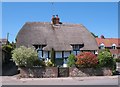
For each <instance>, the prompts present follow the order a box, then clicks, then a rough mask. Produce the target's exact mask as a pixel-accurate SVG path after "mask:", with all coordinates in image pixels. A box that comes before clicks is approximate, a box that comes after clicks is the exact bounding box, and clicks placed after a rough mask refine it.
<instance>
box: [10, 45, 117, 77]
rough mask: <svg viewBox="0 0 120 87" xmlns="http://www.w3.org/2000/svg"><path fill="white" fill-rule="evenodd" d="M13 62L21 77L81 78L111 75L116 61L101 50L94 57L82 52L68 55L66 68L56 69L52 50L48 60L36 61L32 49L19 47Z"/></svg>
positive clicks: (14, 53)
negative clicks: (17, 67)
mask: <svg viewBox="0 0 120 87" xmlns="http://www.w3.org/2000/svg"><path fill="white" fill-rule="evenodd" d="M12 58H13V61H14V62H15V63H16V65H17V66H19V69H20V76H21V77H37V78H49V77H60V76H64V77H68V76H70V77H83V76H106V75H113V73H114V72H115V68H116V61H115V60H114V59H113V57H112V55H111V53H110V51H108V50H102V51H101V52H99V54H98V55H97V56H96V55H95V54H93V53H91V52H82V53H80V54H78V55H77V56H75V55H74V54H70V56H69V57H68V59H67V67H57V65H56V64H55V57H54V49H52V50H51V58H50V59H47V60H46V59H44V58H43V59H38V54H37V51H36V50H35V49H34V48H26V47H24V46H21V47H20V48H16V49H15V50H13V51H12Z"/></svg>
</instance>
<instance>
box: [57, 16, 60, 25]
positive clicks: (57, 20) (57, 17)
mask: <svg viewBox="0 0 120 87" xmlns="http://www.w3.org/2000/svg"><path fill="white" fill-rule="evenodd" d="M59 21H60V19H59V17H58V15H56V24H59Z"/></svg>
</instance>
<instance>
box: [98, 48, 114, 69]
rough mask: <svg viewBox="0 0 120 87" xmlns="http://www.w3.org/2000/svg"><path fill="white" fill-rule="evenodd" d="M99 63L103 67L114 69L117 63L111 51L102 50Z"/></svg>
mask: <svg viewBox="0 0 120 87" xmlns="http://www.w3.org/2000/svg"><path fill="white" fill-rule="evenodd" d="M98 61H99V65H100V66H101V67H111V68H112V67H114V65H115V61H114V59H113V57H112V54H111V53H110V51H107V50H102V51H100V52H99V54H98Z"/></svg>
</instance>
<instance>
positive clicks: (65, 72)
mask: <svg viewBox="0 0 120 87" xmlns="http://www.w3.org/2000/svg"><path fill="white" fill-rule="evenodd" d="M58 77H69V68H68V67H59V68H58Z"/></svg>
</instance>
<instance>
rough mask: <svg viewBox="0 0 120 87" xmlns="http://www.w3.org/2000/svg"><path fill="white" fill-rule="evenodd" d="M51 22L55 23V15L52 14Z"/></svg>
mask: <svg viewBox="0 0 120 87" xmlns="http://www.w3.org/2000/svg"><path fill="white" fill-rule="evenodd" d="M52 24H56V18H55V15H53V16H52Z"/></svg>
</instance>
